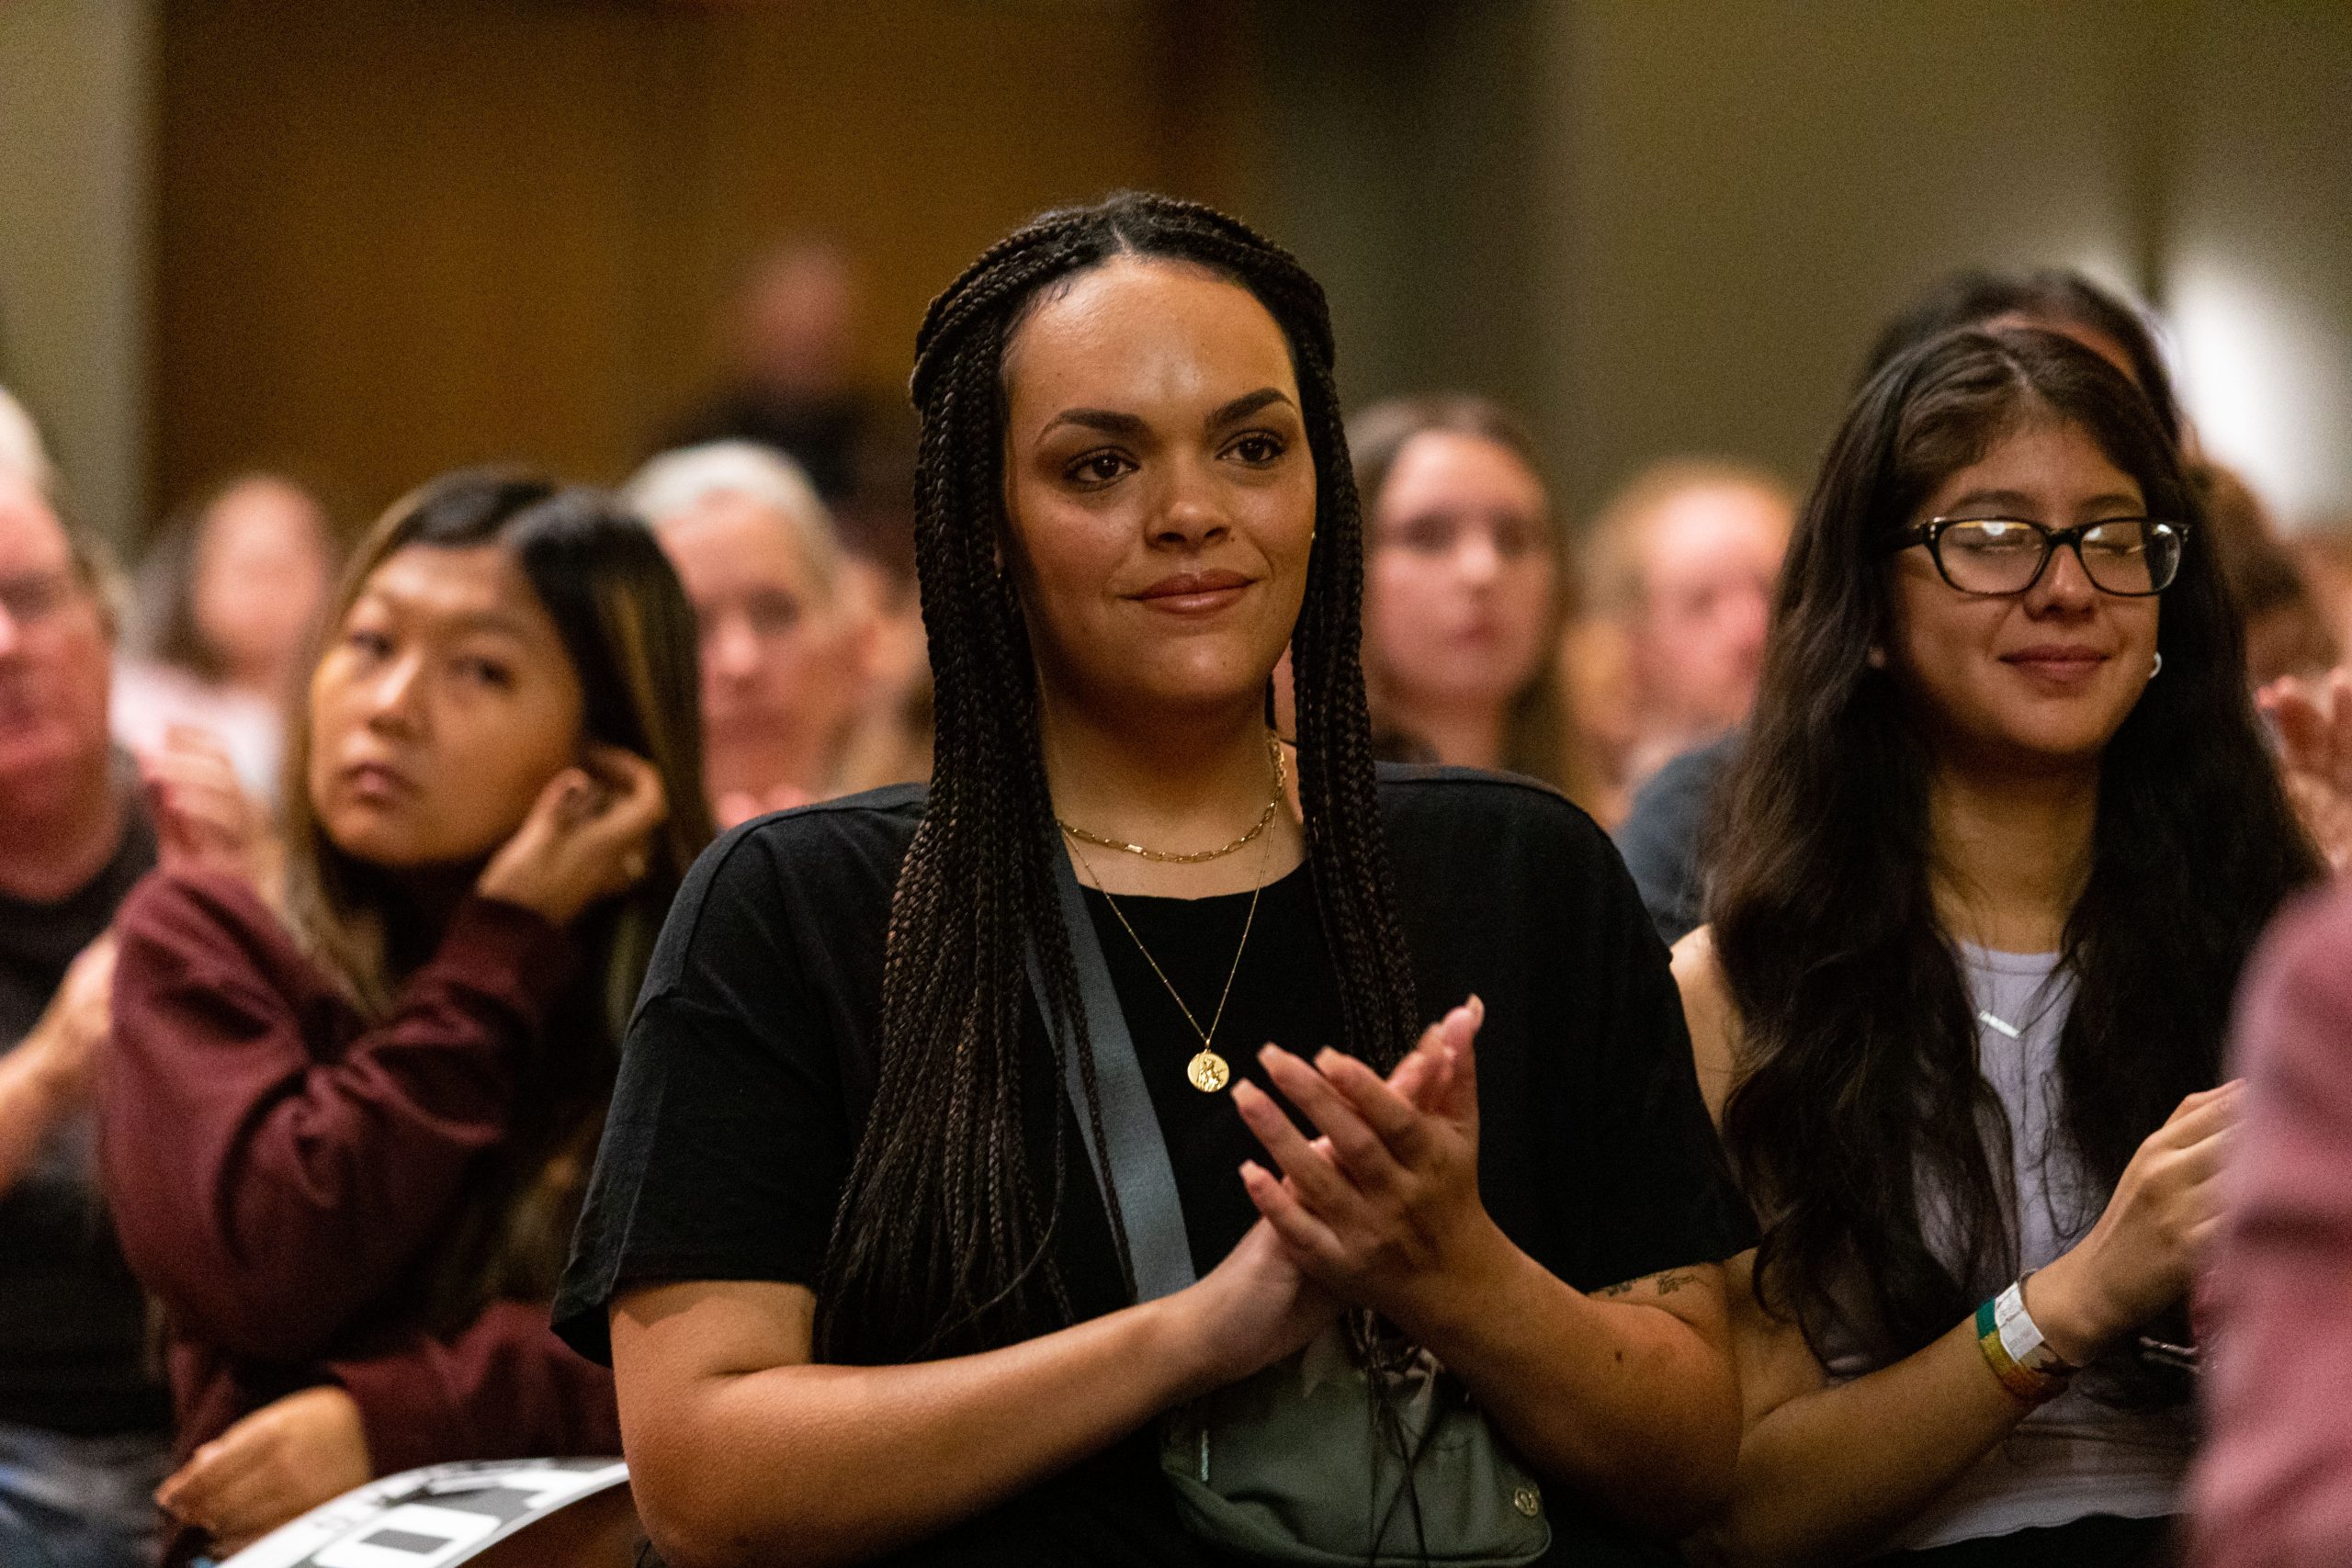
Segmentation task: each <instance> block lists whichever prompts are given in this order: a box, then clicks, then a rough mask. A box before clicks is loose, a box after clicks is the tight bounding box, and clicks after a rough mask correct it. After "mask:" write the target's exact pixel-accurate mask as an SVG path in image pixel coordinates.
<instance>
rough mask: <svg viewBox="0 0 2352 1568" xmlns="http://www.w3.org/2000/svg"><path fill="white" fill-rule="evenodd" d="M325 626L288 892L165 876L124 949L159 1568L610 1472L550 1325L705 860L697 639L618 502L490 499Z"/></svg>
mask: <svg viewBox="0 0 2352 1568" xmlns="http://www.w3.org/2000/svg"><path fill="white" fill-rule="evenodd" d="M329 625H330V626H331V627H332V633H331V635H330V636H329V637H328V638H327V639H326V645H325V648H324V649H323V651H322V654H321V655H320V657H319V660H318V661H317V664H316V666H315V668H314V669H313V671H311V681H310V687H309V700H308V702H307V704H306V705H304V706H303V708H302V709H301V710H300V718H299V722H298V724H297V727H296V728H295V730H294V731H293V733H292V737H291V751H292V756H291V761H292V764H293V766H292V767H291V768H290V769H289V771H288V776H289V779H294V780H299V781H300V788H299V789H296V790H293V791H291V792H289V798H288V801H287V803H286V807H285V821H286V829H287V834H286V836H287V853H286V863H285V876H284V882H283V886H282V887H280V888H279V889H277V894H276V897H264V896H262V895H261V894H260V893H258V892H256V890H255V889H254V886H252V884H251V882H250V881H249V880H248V879H246V878H245V877H243V876H239V875H229V874H220V873H219V872H218V871H213V870H208V869H203V868H197V869H192V870H175V869H174V868H172V867H170V866H168V865H167V867H166V868H165V871H164V874H161V875H159V876H156V877H153V878H150V879H149V880H148V881H147V882H145V883H144V884H142V885H141V887H140V889H139V890H138V891H137V892H136V893H134V894H133V895H132V896H131V897H130V900H129V901H128V902H127V903H126V904H125V906H124V908H123V910H122V913H121V914H120V916H119V919H118V920H117V925H116V933H117V942H118V946H119V954H118V957H117V960H116V970H115V996H114V1040H113V1044H112V1048H111V1051H110V1053H109V1055H108V1059H107V1066H106V1092H105V1094H104V1096H103V1097H102V1105H101V1120H102V1123H103V1129H102V1130H103V1137H102V1141H101V1153H102V1158H103V1164H104V1169H105V1175H106V1182H107V1193H108V1196H109V1198H110V1199H111V1201H112V1202H113V1204H114V1207H115V1213H116V1214H117V1217H118V1225H119V1230H120V1233H121V1235H122V1238H123V1247H124V1251H125V1254H126V1255H127V1256H128V1257H129V1258H130V1261H131V1264H132V1267H133V1268H134V1269H136V1270H137V1271H138V1274H139V1276H140V1278H141V1280H142V1281H143V1282H144V1283H145V1284H146V1285H147V1286H148V1288H149V1289H150V1290H151V1291H153V1292H154V1294H155V1296H156V1297H157V1298H158V1300H159V1301H160V1302H161V1303H162V1306H163V1309H164V1319H165V1333H166V1337H167V1340H168V1350H169V1363H170V1371H171V1379H172V1391H173V1394H174V1399H175V1405H176V1410H177V1416H178V1423H179V1431H178V1457H179V1459H180V1461H182V1462H181V1465H180V1468H179V1469H178V1470H177V1471H176V1472H174V1473H173V1474H172V1475H171V1476H170V1477H169V1478H168V1479H167V1480H166V1481H165V1482H164V1484H163V1486H162V1488H161V1490H160V1491H159V1492H158V1494H157V1500H158V1501H159V1502H160V1503H161V1504H162V1505H163V1506H164V1508H165V1509H166V1510H167V1511H168V1512H169V1514H170V1515H171V1516H172V1517H174V1518H175V1520H176V1521H177V1523H178V1524H179V1526H180V1527H181V1528H180V1530H179V1533H178V1536H177V1539H176V1541H175V1547H174V1556H175V1559H186V1558H188V1557H190V1556H192V1555H193V1554H195V1553H197V1552H198V1551H206V1550H210V1551H216V1552H225V1551H228V1550H232V1549H234V1548H235V1547H236V1546H237V1545H239V1544H240V1543H241V1542H243V1541H245V1540H250V1539H252V1538H254V1537H255V1536H257V1535H259V1534H261V1533H262V1532H264V1531H266V1530H267V1529H272V1528H274V1527H275V1526H277V1524H280V1523H282V1522H284V1520H286V1519H287V1518H288V1517H292V1516H293V1515H294V1514H296V1513H298V1512H300V1511H301V1510H303V1509H305V1508H307V1507H309V1506H312V1505H314V1504H316V1503H318V1502H320V1501H322V1500H324V1499H325V1498H327V1497H330V1496H333V1495H337V1494H339V1493H341V1492H343V1491H345V1490H348V1489H349V1488H350V1487H352V1486H355V1485H357V1484H358V1483H361V1482H364V1481H366V1480H368V1478H369V1477H370V1476H372V1475H376V1474H380V1473H387V1472H394V1471H399V1470H403V1469H408V1468H411V1467H413V1466H415V1465H419V1464H424V1463H429V1462H435V1461H449V1460H464V1459H493V1458H510V1457H518V1456H523V1455H531V1454H567V1453H570V1454H578V1453H590V1454H594V1453H607V1452H611V1451H613V1450H615V1449H616V1447H617V1445H618V1442H619V1431H618V1429H617V1427H616V1416H615V1413H614V1408H613V1402H612V1401H613V1396H612V1387H611V1382H610V1379H609V1377H608V1376H607V1375H606V1374H605V1372H604V1371H603V1370H602V1369H600V1368H597V1367H594V1366H592V1365H591V1364H589V1363H588V1362H586V1361H583V1360H581V1359H579V1358H577V1357H576V1356H574V1355H572V1354H571V1351H569V1350H568V1349H566V1348H563V1347H562V1345H561V1344H560V1343H559V1342H558V1341H557V1340H556V1339H555V1338H554V1337H552V1336H551V1335H550V1334H549V1333H548V1328H547V1316H546V1303H547V1301H548V1298H549V1296H550V1295H551V1293H552V1291H553V1287H554V1280H555V1273H556V1270H557V1269H558V1268H559V1267H560V1263H561V1259H562V1256H563V1251H564V1248H565V1246H566V1243H567V1242H568V1239H569V1236H570V1230H571V1214H572V1213H573V1212H574V1209H575V1207H576V1194H577V1190H578V1188H579V1185H580V1183H581V1181H582V1178H583V1175H584V1169H585V1164H586V1160H587V1157H588V1154H589V1150H590V1145H591V1143H592V1141H593V1140H594V1136H595V1134H596V1130H597V1128H598V1126H599V1124H600V1123H601V1121H602V1118H603V1111H604V1106H605V1099H606V1097H607V1095H608V1093H609V1090H610V1086H611V1082H612V1077H613V1073H614V1070H615V1061H616V1053H617V1050H618V1040H619V1032H620V1029H621V1024H622V1021H623V1020H624V1019H625V1017H626V1015H627V1012H628V1007H629V1004H630V1002H631V1000H632V999H633V998H634V997H635V996H636V993H637V988H638V984H639V976H640V975H641V974H642V972H643V968H644V964H645V962H646V956H647V953H648V952H649V950H650V945H651V942H652V939H653V936H654V932H655V931H656V929H657V927H658V926H659V924H660V922H661V919H662V913H663V911H664V910H665V909H666V908H668V905H669V900H670V897H671V894H672V892H673V889H674V888H675V887H676V886H677V885H678V882H679V879H680V878H681V877H682V876H683V875H684V872H685V869H686V866H687V864H688V863H689V862H690V861H691V860H692V859H693V857H694V855H695V853H696V852H698V851H699V850H700V848H701V846H702V845H703V843H704V842H705V841H706V840H707V839H708V837H709V832H708V818H707V814H706V812H705V809H704V807H703V795H702V785H701V777H700V769H699V746H698V741H697V723H698V707H697V704H696V700H695V648H694V631H693V612H692V610H691V609H690V608H689V606H688V605H687V604H686V601H685V596H684V592H683V591H682V590H681V589H680V587H679V585H678V580H677V577H676V574H675V573H674V572H673V570H671V568H670V566H669V564H668V562H667V561H666V560H665V559H664V558H662V553H661V550H660V548H659V547H657V546H656V545H655V543H654V541H653V539H652V536H650V533H649V532H648V531H647V530H646V529H645V528H644V526H643V525H641V524H640V523H639V522H638V521H637V520H636V519H634V518H632V517H630V516H628V515H627V514H626V513H623V512H621V511H620V510H619V509H618V507H617V506H616V504H615V503H613V502H611V501H609V500H608V499H607V498H605V497H604V496H602V495H600V494H598V493H597V492H594V491H582V490H559V489H557V488H555V487H553V486H552V485H550V484H548V483H546V482H544V481H541V480H539V479H534V478H531V477H528V476H523V475H515V474H510V473H504V472H492V471H478V472H468V473H461V474H457V475H452V476H448V477H446V478H444V479H440V480H436V481H435V482H434V483H433V484H430V485H428V486H426V487H425V488H424V489H423V490H422V491H418V492H417V493H415V494H414V495H413V496H411V497H409V498H408V499H406V500H405V501H403V502H401V503H400V504H398V505H396V506H395V507H394V508H393V509H392V510H391V512H390V513H388V514H387V515H386V516H385V518H384V519H383V520H382V521H381V522H380V523H379V525H377V527H376V529H375V531H374V532H373V534H372V535H371V536H369V538H368V540H367V541H366V542H365V543H364V545H363V546H362V547H361V551H360V556H359V558H358V560H357V562H356V566H355V568H354V570H352V571H351V572H350V573H349V574H347V576H346V578H345V583H344V586H343V589H342V591H341V594H340V598H339V602H338V603H337V604H334V607H333V610H332V614H331V616H330V620H329Z"/></svg>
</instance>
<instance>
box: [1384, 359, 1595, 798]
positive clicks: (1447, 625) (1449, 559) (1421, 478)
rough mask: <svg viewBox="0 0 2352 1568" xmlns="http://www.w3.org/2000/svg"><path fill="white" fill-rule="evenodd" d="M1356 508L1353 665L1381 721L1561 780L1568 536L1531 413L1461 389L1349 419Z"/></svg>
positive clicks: (1392, 403) (1406, 744) (1567, 765)
mask: <svg viewBox="0 0 2352 1568" xmlns="http://www.w3.org/2000/svg"><path fill="white" fill-rule="evenodd" d="M1348 450H1349V452H1350V453H1351V456H1352V457H1353V458H1354V461H1355V473H1356V493H1357V494H1358V495H1359V496H1361V497H1362V498H1363V509H1364V523H1365V528H1364V533H1365V550H1364V603H1363V623H1364V630H1363V638H1364V643H1363V647H1364V652H1363V666H1364V687H1365V691H1366V693H1367V694H1368V695H1369V697H1370V698H1371V701H1372V714H1373V723H1374V727H1375V728H1377V729H1379V730H1382V731H1385V732H1387V733H1388V734H1389V735H1391V736H1392V737H1395V738H1396V739H1397V743H1399V744H1400V745H1401V746H1402V747H1403V748H1405V749H1408V750H1410V751H1412V752H1414V753H1417V754H1423V753H1425V754H1426V755H1427V757H1428V759H1429V760H1430V761H1438V762H1444V763H1448V764H1451V765H1453V766H1456V767H1465V768H1499V769H1505V770H1508V771H1510V772H1512V773H1525V774H1527V775H1529V776H1530V777H1532V778H1539V779H1542V780H1543V781H1544V782H1545V783H1546V784H1553V785H1555V786H1556V787H1560V788H1563V789H1566V790H1567V791H1568V793H1569V794H1570V795H1572V796H1573V795H1576V794H1577V790H1576V788H1575V787H1574V785H1575V784H1577V783H1580V782H1582V781H1581V780H1575V779H1572V778H1571V776H1570V775H1571V771H1572V768H1573V767H1574V765H1575V763H1576V762H1577V761H1579V760H1580V759H1578V758H1577V756H1576V755H1575V754H1574V753H1573V752H1572V751H1571V740H1572V738H1571V736H1570V734H1569V731H1568V715H1567V711H1566V703H1565V702H1564V700H1563V699H1562V696H1561V693H1560V684H1559V673H1560V672H1559V666H1558V662H1557V660H1555V658H1554V657H1553V650H1554V649H1555V648H1556V647H1557V646H1558V643H1559V637H1560V626H1561V623H1562V620H1563V618H1564V615H1563V612H1564V610H1565V607H1566V602H1567V599H1568V594H1569V583H1568V574H1567V564H1566V553H1565V551H1566V546H1565V541H1564V540H1563V538H1562V536H1561V529H1560V525H1559V523H1558V520H1557V519H1556V518H1555V516H1554V514H1553V511H1552V500H1551V495H1550V493H1549V491H1547V489H1546V488H1545V486H1544V480H1543V478H1542V475H1541V472H1540V470H1539V468H1538V466H1537V463H1536V458H1535V444H1534V440H1533V438H1532V436H1530V435H1529V434H1528V433H1527V430H1526V427H1525V426H1524V425H1522V424H1521V423H1520V422H1519V420H1518V419H1517V418H1516V417H1515V416H1514V415H1512V414H1511V413H1510V412H1509V411H1508V410H1506V409H1504V408H1502V407H1501V406H1500V405H1499V404H1497V403H1494V402H1491V401H1489V400H1487V399H1485V398H1477V397H1470V396H1466V395H1464V394H1459V393H1456V394H1448V395H1443V396H1435V397H1416V398H1397V399H1393V400H1389V401H1387V402H1383V403H1377V404H1374V406H1373V407H1371V408H1368V409H1366V410H1364V411H1363V412H1361V413H1359V414H1358V415H1356V417H1355V418H1354V419H1352V420H1351V421H1349V422H1348Z"/></svg>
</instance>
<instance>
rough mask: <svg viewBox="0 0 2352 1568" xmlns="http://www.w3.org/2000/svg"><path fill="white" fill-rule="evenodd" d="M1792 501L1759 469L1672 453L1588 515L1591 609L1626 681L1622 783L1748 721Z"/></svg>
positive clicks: (1645, 774) (1630, 782)
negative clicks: (1612, 631) (1621, 648)
mask: <svg viewBox="0 0 2352 1568" xmlns="http://www.w3.org/2000/svg"><path fill="white" fill-rule="evenodd" d="M1791 506H1792V502H1791V499H1790V496H1789V492H1788V491H1787V489H1786V488H1785V487H1784V486H1782V485H1781V482H1780V481H1779V480H1778V479H1774V478H1772V476H1771V475H1770V474H1767V473H1765V472H1763V471H1762V470H1761V469H1758V468H1747V467H1745V466H1743V465H1740V464H1735V463H1719V462H1706V461H1697V460H1690V459H1679V458H1678V459H1674V460H1670V461H1668V462H1664V463H1660V464H1658V465H1657V466H1656V467H1655V468H1650V469H1649V470H1647V471H1646V472H1645V473H1643V474H1641V475H1639V476H1638V477H1636V478H1635V479H1634V481H1633V482H1632V483H1631V484H1629V485H1627V486H1626V487H1625V488H1624V489H1623V490H1622V491H1619V492H1618V493H1617V495H1616V497H1615V498H1614V499H1613V500H1611V502H1609V504H1608V505H1607V506H1605V507H1603V508H1602V509H1601V513H1600V516H1599V517H1598V518H1597V519H1595V520H1594V523H1593V530H1592V570H1593V594H1594V600H1595V607H1596V610H1597V612H1598V613H1599V615H1600V617H1601V618H1602V619H1604V620H1606V621H1607V622H1608V623H1610V624H1611V626H1614V627H1615V628H1616V630H1617V633H1618V635H1619V636H1620V637H1622V638H1623V641H1624V645H1625V659H1626V673H1627V678H1628V680H1629V682H1630V685H1631V693H1630V701H1631V704H1632V712H1633V716H1634V724H1635V728H1634V735H1633V737H1632V744H1631V749H1630V750H1629V751H1628V752H1627V754H1626V755H1625V756H1624V757H1623V759H1622V760H1621V762H1620V765H1619V768H1620V773H1621V775H1622V777H1623V780H1624V782H1625V783H1626V784H1628V785H1631V786H1638V785H1639V784H1641V783H1642V782H1643V781H1645V780H1646V779H1647V778H1648V777H1649V776H1650V775H1651V774H1652V773H1656V772H1657V770H1658V768H1659V767H1661V766H1663V765H1664V764H1665V763H1666V762H1667V761H1668V760H1669V759H1671V758H1673V757H1676V756H1679V755H1680V754H1681V753H1682V752H1684V751H1687V750H1691V748H1692V747H1694V746H1698V745H1702V744H1703V743H1705V742H1707V741H1709V740H1713V739H1715V738H1716V737H1718V736H1720V735H1723V734H1724V733H1725V732H1726V731H1728V730H1730V729H1732V728H1735V727H1736V726H1737V725H1738V724H1739V723H1740V721H1741V720H1742V719H1744V718H1746V717H1747V708H1748V705H1749V704H1750V703H1752V702H1753V701H1755V699H1756V677H1757V671H1758V670H1759V669H1760V668H1761V666H1762V663H1763V657H1764V629H1765V623H1766V620H1767V619H1768V617H1769V615H1770V609H1771V604H1772V580H1773V579H1774V578H1775V577H1776V576H1778V575H1779V573H1780V570H1781V553H1782V552H1783V551H1785V550H1786V549H1787V548H1788V543H1789V523H1790V513H1791Z"/></svg>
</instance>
